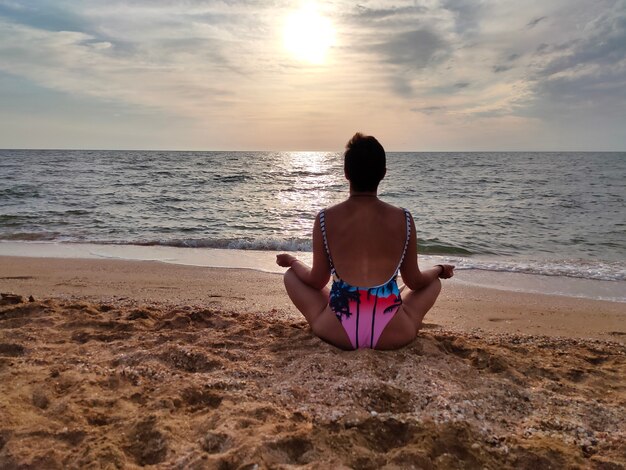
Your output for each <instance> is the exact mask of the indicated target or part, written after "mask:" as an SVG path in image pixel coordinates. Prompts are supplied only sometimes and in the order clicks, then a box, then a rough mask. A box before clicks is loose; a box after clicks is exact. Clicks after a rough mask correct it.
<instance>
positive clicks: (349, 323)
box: [320, 209, 411, 349]
mask: <svg viewBox="0 0 626 470" xmlns="http://www.w3.org/2000/svg"><path fill="white" fill-rule="evenodd" d="M403 210H404V216H405V219H406V242H405V243H404V250H403V251H402V256H401V258H400V262H399V263H398V267H397V268H396V270H395V272H394V273H393V276H391V278H390V279H389V280H388V281H387V282H385V283H384V284H380V285H378V286H373V287H357V286H352V285H350V284H348V283H347V282H345V281H343V280H342V279H341V278H340V277H339V276H338V275H337V271H336V270H335V266H334V264H333V259H332V257H331V256H330V249H329V247H328V239H327V238H326V223H325V219H326V214H325V211H324V210H322V211H321V212H320V227H321V229H322V236H323V238H324V248H325V249H326V255H327V256H328V262H329V263H330V273H331V274H332V276H333V285H332V288H331V290H330V297H329V301H328V305H329V306H330V309H331V310H332V311H333V312H334V313H335V316H336V317H337V319H338V320H339V321H340V322H341V325H342V326H343V329H344V330H345V332H346V334H347V335H348V337H349V338H350V342H351V343H352V347H353V348H354V349H359V348H371V349H374V348H375V347H376V343H377V342H378V339H379V338H380V335H381V334H382V332H383V330H384V329H385V327H386V326H387V324H388V323H389V322H390V321H391V319H392V318H393V317H394V315H395V314H396V312H397V311H398V309H399V308H400V305H402V297H400V290H399V289H398V282H397V278H398V273H399V272H400V266H401V265H402V262H403V261H404V256H405V255H406V250H407V248H408V246H409V237H410V235H411V216H410V214H409V211H407V210H406V209H403Z"/></svg>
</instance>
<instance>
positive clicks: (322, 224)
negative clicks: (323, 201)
mask: <svg viewBox="0 0 626 470" xmlns="http://www.w3.org/2000/svg"><path fill="white" fill-rule="evenodd" d="M320 228H321V229H322V237H323V239H324V248H325V249H326V256H328V262H329V263H330V273H331V274H332V275H333V276H335V275H336V274H337V272H336V271H335V265H334V264H333V259H332V257H331V256H330V248H328V239H327V238H326V212H325V209H322V210H321V211H320Z"/></svg>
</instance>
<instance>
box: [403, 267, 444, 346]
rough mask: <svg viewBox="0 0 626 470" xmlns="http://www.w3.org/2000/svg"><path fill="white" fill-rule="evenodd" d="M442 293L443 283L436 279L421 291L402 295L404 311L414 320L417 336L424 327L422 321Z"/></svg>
mask: <svg viewBox="0 0 626 470" xmlns="http://www.w3.org/2000/svg"><path fill="white" fill-rule="evenodd" d="M440 292H441V281H440V280H439V279H435V280H434V281H433V282H432V283H430V284H429V285H428V286H426V287H424V288H423V289H420V290H409V291H408V292H406V293H403V294H402V307H400V308H401V309H402V311H403V312H404V313H405V314H406V315H407V316H408V317H409V318H410V319H411V320H412V322H413V324H414V325H415V334H416V335H417V332H418V331H419V330H420V328H421V327H422V320H423V319H424V317H425V316H426V314H427V313H428V311H429V310H430V309H431V308H432V306H433V305H435V301H436V300H437V297H439V293H440Z"/></svg>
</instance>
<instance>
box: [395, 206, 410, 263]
mask: <svg viewBox="0 0 626 470" xmlns="http://www.w3.org/2000/svg"><path fill="white" fill-rule="evenodd" d="M402 210H403V211H404V218H405V220H406V241H405V242H404V250H402V257H401V258H400V262H399V263H398V267H397V268H396V275H397V274H398V273H399V272H400V266H402V262H403V261H404V257H405V256H406V250H407V249H408V248H409V239H410V238H411V214H409V211H408V210H406V209H404V208H402Z"/></svg>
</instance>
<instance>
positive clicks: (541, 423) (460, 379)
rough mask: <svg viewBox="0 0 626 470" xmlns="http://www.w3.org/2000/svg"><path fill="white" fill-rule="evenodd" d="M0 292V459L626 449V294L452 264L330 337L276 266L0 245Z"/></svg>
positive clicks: (35, 463) (507, 462)
mask: <svg viewBox="0 0 626 470" xmlns="http://www.w3.org/2000/svg"><path fill="white" fill-rule="evenodd" d="M0 292H4V293H7V292H13V293H15V294H18V295H21V296H23V297H24V301H23V302H21V303H11V301H10V300H5V301H4V302H3V305H0V468H46V469H48V468H49V469H54V468H78V467H81V468H83V467H88V468H135V467H139V466H144V465H156V466H158V467H162V468H217V469H238V468H247V469H252V468H302V467H303V468H356V469H370V468H371V469H374V468H389V469H391V468H442V469H443V468H445V469H453V468H489V469H499V468H533V469H538V468H559V469H560V468H598V469H600V468H602V469H615V468H624V466H626V444H625V443H626V416H625V413H624V409H625V405H626V383H625V380H624V378H625V377H626V345H625V344H624V341H625V340H626V321H625V320H624V318H625V317H624V315H625V314H626V304H623V303H611V302H601V301H590V300H581V299H573V298H567V297H555V296H545V295H535V294H522V293H513V292H506V291H498V290H493V289H484V288H481V289H479V288H474V287H469V286H463V285H460V284H458V283H454V282H451V283H448V284H444V291H443V293H442V296H441V298H440V300H439V301H438V303H437V304H436V305H435V307H434V308H433V310H432V311H431V312H430V313H429V315H428V316H427V317H426V324H425V328H424V329H423V330H422V332H421V333H420V335H419V337H418V339H417V340H416V341H415V342H413V343H412V344H411V345H409V346H407V347H406V348H403V349H401V350H398V351H385V352H382V351H371V350H360V351H349V352H345V351H340V350H338V349H336V348H334V347H332V346H330V345H327V344H325V343H323V342H322V341H320V340H319V339H317V338H315V337H313V336H312V335H311V333H310V331H309V329H308V327H307V325H306V323H305V322H304V321H303V319H302V317H301V316H300V315H299V314H298V313H297V311H295V309H294V308H293V307H292V306H291V305H290V303H289V301H288V299H287V297H286V295H285V293H284V291H283V287H282V279H281V277H280V276H278V275H275V274H266V273H261V272H256V271H249V270H235V269H211V268H200V267H188V266H178V265H170V264H165V263H157V262H130V261H115V260H107V261H95V260H77V259H38V258H16V257H0ZM31 295H32V296H33V301H32V302H29V301H28V299H27V298H28V296H31Z"/></svg>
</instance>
